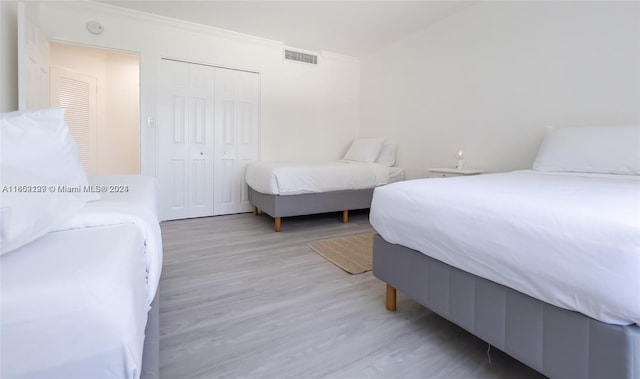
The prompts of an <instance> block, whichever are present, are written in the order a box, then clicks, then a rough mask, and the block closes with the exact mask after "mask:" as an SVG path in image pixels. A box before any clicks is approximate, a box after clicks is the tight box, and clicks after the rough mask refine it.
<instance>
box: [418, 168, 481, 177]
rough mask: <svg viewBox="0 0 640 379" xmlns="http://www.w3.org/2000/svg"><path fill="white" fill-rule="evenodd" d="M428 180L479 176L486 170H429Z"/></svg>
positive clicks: (427, 170)
mask: <svg viewBox="0 0 640 379" xmlns="http://www.w3.org/2000/svg"><path fill="white" fill-rule="evenodd" d="M425 171H426V172H427V178H453V177H456V176H466V175H479V174H482V173H484V172H485V171H484V170H477V169H462V170H460V169H457V168H427V169H425Z"/></svg>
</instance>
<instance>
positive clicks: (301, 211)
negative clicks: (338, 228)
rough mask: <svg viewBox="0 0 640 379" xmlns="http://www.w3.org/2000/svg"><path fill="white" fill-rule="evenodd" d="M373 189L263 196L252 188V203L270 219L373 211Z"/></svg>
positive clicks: (250, 189) (250, 195)
mask: <svg viewBox="0 0 640 379" xmlns="http://www.w3.org/2000/svg"><path fill="white" fill-rule="evenodd" d="M373 190H374V189H373V188H367V189H362V190H348V191H332V192H319V193H305V194H301V195H286V196H280V195H269V194H265V193H261V192H258V191H256V190H254V189H253V188H251V187H249V202H250V203H251V205H253V206H254V207H256V208H257V209H259V210H261V211H262V212H264V213H266V214H268V215H269V216H271V217H273V218H275V219H279V218H280V217H290V216H303V215H310V214H317V213H328V212H339V211H349V210H355V209H366V208H370V207H371V199H372V197H373ZM343 221H346V220H343ZM276 225H279V220H277V221H276ZM278 229H279V227H278V226H276V231H279V230H278Z"/></svg>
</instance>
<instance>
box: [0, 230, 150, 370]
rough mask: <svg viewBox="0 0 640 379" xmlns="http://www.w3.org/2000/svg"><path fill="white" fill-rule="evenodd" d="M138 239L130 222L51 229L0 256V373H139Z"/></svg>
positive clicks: (143, 305) (141, 287)
mask: <svg viewBox="0 0 640 379" xmlns="http://www.w3.org/2000/svg"><path fill="white" fill-rule="evenodd" d="M145 266H146V262H145V258H144V240H143V235H142V234H141V233H140V231H139V229H138V228H137V227H136V226H134V225H132V224H121V225H113V226H105V227H98V228H87V229H77V230H68V231H62V232H54V233H49V234H47V235H45V236H44V237H41V238H39V239H37V240H35V241H33V242H31V243H29V244H28V245H25V246H23V247H21V248H19V249H17V250H15V251H12V252H11V253H8V254H6V255H3V256H2V257H1V260H0V270H1V274H2V296H1V297H0V304H1V307H0V310H1V311H0V316H1V317H0V329H1V330H2V333H1V337H0V346H1V347H2V351H1V353H2V354H1V359H2V364H1V369H0V377H2V378H38V379H41V378H65V379H73V378H82V379H86V378H138V377H139V375H140V368H141V362H142V346H143V341H144V329H145V325H146V322H147V312H148V310H149V306H148V304H147V301H146V298H147V286H146V284H145V280H146V279H145V276H146V274H145Z"/></svg>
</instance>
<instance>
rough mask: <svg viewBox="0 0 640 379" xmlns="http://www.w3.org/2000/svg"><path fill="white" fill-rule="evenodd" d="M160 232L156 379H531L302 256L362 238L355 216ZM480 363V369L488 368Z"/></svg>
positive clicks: (433, 319) (426, 317) (503, 358)
mask: <svg viewBox="0 0 640 379" xmlns="http://www.w3.org/2000/svg"><path fill="white" fill-rule="evenodd" d="M340 216H341V214H338V213H335V214H327V215H319V216H308V217H295V218H285V219H283V221H282V232H281V233H274V232H273V219H271V218H269V217H268V216H266V215H260V216H258V217H255V216H253V215H252V214H239V215H231V216H222V217H209V218H199V219H190V220H180V221H170V222H163V223H162V233H163V240H164V265H163V272H162V279H161V281H160V335H161V337H160V375H161V377H162V378H163V379H174V378H175V379H187V378H364V377H367V378H369V377H373V378H539V377H541V376H540V375H539V374H537V373H536V372H535V371H533V370H531V369H530V368H528V367H526V366H524V365H522V364H520V363H519V362H517V361H515V360H514V359H512V358H510V357H509V356H507V355H505V354H503V353H501V352H500V351H498V350H496V349H494V348H491V351H490V353H489V354H487V347H488V346H487V344H486V343H484V342H482V341H481V340H479V339H477V338H475V337H473V336H472V335H470V334H468V333H467V332H465V331H464V330H462V329H460V328H458V327H456V326H455V325H453V324H451V323H449V322H448V321H446V320H444V319H442V318H440V317H439V316H437V315H436V314H434V313H432V312H430V311H428V310H427V309H425V308H423V307H422V306H421V305H419V304H417V303H416V302H414V301H413V300H411V299H408V298H407V297H405V296H403V295H402V293H400V292H398V310H397V311H396V312H388V311H387V310H386V309H385V306H384V304H385V285H384V283H382V282H380V281H379V280H378V279H376V278H375V277H374V276H373V275H372V274H371V272H368V273H365V274H360V275H350V274H348V273H346V272H344V271H342V270H341V269H339V268H337V267H335V266H334V265H333V264H331V263H329V262H328V261H326V260H324V259H323V258H322V257H320V256H319V255H318V254H316V253H315V252H314V251H313V250H311V249H310V248H309V247H308V243H309V242H311V241H315V240H318V239H324V238H333V237H339V236H344V235H350V234H356V233H361V232H367V231H371V230H372V228H371V225H369V222H368V214H367V213H366V212H352V214H351V215H350V216H351V217H350V222H349V223H348V224H342V223H341V222H340ZM488 355H489V356H490V358H491V362H490V361H489V359H488Z"/></svg>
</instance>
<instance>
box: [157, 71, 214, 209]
mask: <svg viewBox="0 0 640 379" xmlns="http://www.w3.org/2000/svg"><path fill="white" fill-rule="evenodd" d="M159 71H160V72H159V74H160V88H159V93H160V96H159V102H158V106H159V109H158V115H159V117H158V122H157V128H158V136H159V158H158V181H159V183H160V204H161V217H162V219H165V220H172V219H179V218H190V217H202V216H211V215H213V196H212V194H213V130H214V128H213V123H214V117H213V114H214V112H213V110H214V108H213V107H214V72H213V70H212V69H211V67H207V66H200V65H195V64H187V63H183V62H175V61H169V60H161V62H160V70H159Z"/></svg>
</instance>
